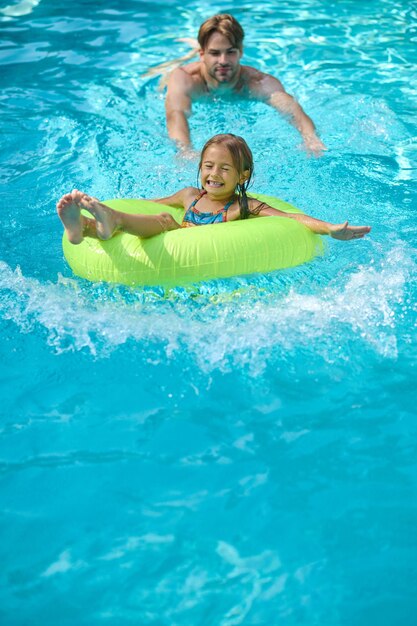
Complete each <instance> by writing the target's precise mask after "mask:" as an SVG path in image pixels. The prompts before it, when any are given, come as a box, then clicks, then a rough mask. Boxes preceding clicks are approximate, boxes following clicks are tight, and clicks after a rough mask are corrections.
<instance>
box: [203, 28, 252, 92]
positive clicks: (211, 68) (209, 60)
mask: <svg viewBox="0 0 417 626" xmlns="http://www.w3.org/2000/svg"><path fill="white" fill-rule="evenodd" d="M241 56H242V52H241V51H240V50H239V49H238V48H233V46H232V44H231V43H230V41H229V40H228V39H227V37H225V36H224V35H221V34H220V33H213V34H212V35H211V37H209V40H208V41H207V45H206V47H205V48H204V50H200V59H201V61H202V62H203V63H204V66H205V68H206V71H207V74H208V75H209V76H210V77H211V78H213V79H214V80H216V81H217V82H218V83H220V84H227V83H230V82H232V81H233V80H234V79H235V78H236V76H237V75H238V74H239V64H240V59H241Z"/></svg>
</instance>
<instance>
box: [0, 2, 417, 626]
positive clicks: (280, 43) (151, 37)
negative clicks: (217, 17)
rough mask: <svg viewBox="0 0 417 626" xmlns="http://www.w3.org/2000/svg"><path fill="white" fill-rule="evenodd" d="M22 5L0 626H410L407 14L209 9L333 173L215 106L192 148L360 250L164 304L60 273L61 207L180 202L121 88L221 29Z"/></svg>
mask: <svg viewBox="0 0 417 626" xmlns="http://www.w3.org/2000/svg"><path fill="white" fill-rule="evenodd" d="M4 6H5V0H4V2H3V5H2V7H0V11H1V9H2V8H4ZM26 6H28V5H26ZM30 8H31V9H32V10H31V12H27V13H25V14H23V15H20V16H14V17H13V16H11V15H10V13H11V12H13V11H12V10H8V11H6V13H9V14H8V15H5V14H4V13H0V16H1V30H2V33H3V37H2V44H1V50H0V59H1V63H2V76H3V85H2V87H3V90H2V95H1V100H0V106H1V115H0V129H1V157H2V158H1V169H0V173H1V180H2V183H3V191H2V195H1V200H0V201H1V212H0V226H1V230H2V240H1V246H0V270H1V271H0V295H1V299H0V330H1V338H2V351H1V360H0V372H1V378H0V380H1V407H2V409H1V437H0V446H1V448H0V450H1V452H0V459H1V461H0V462H1V469H2V474H1V491H0V493H1V525H0V532H1V537H2V541H1V555H0V556H1V563H2V567H1V571H0V619H1V622H2V624H5V625H7V626H10V625H13V626H14V625H23V624H31V626H38V625H39V626H41V625H42V626H45V625H48V626H49V625H54V626H55V625H56V624H59V625H68V626H73V625H75V624H76V625H77V626H83V625H86V626H91V625H93V624H112V625H113V624H114V625H117V626H118V625H124V624H141V625H142V624H144V625H145V624H146V625H155V626H159V625H164V626H165V625H166V626H173V625H189V624H190V625H191V624H192V625H193V626H196V625H205V624H207V625H210V626H212V625H216V626H217V625H222V626H232V625H235V624H244V625H245V626H246V625H255V624H261V625H268V626H269V625H275V624H285V625H286V626H292V625H295V624H303V625H306V626H311V625H320V626H336V625H349V626H350V625H352V624H355V626H362V625H363V626H365V625H366V626H369V625H373V624H375V625H376V624H378V626H385V625H386V626H391V625H393V624H401V625H402V626H414V624H415V623H416V617H415V615H416V609H417V606H416V604H417V602H416V598H415V589H416V585H417V576H416V562H417V538H416V530H415V529H416V524H417V504H416V483H417V461H416V459H417V454H416V452H417V451H416V434H417V433H416V431H417V426H416V391H415V388H416V384H415V380H416V365H417V358H416V356H417V355H416V344H417V342H416V338H417V331H416V308H415V301H416V293H417V286H416V272H415V269H416V246H415V233H416V228H415V215H414V213H415V210H416V202H415V197H416V187H417V185H416V180H417V174H416V171H417V170H416V167H417V156H416V149H417V129H416V123H415V119H416V106H415V102H416V100H415V97H416V93H417V84H416V82H417V79H416V75H417V74H416V62H417V53H416V37H417V33H416V30H417V29H416V17H417V9H416V5H415V3H409V2H405V1H402V2H400V1H399V0H385V1H378V2H376V1H375V0H373V1H370V2H369V3H366V4H363V3H361V2H358V1H354V0H342V1H340V2H338V3H331V2H322V1H319V0H304V1H301V0H300V1H299V0H284V1H283V2H281V1H280V2H278V1H276V0H269V1H266V2H264V3H262V6H261V7H258V6H255V5H252V4H250V3H248V4H243V5H242V4H241V3H238V2H237V1H236V0H232V2H231V3H229V4H228V5H227V9H228V10H229V11H231V12H233V14H234V15H235V16H236V17H237V19H238V20H239V21H240V22H241V23H242V25H243V26H244V28H245V29H246V33H247V35H246V46H245V57H244V59H245V61H246V63H248V64H253V65H255V66H257V67H259V68H260V69H264V70H266V71H270V72H273V73H274V74H276V75H277V76H278V77H279V78H280V79H281V80H282V81H283V83H284V85H285V86H286V87H287V89H288V91H290V92H292V93H294V94H295V95H296V96H297V98H298V99H299V100H300V102H301V104H302V105H303V107H304V108H305V110H306V111H307V112H308V113H309V114H310V115H311V117H312V118H313V119H314V121H315V122H316V125H317V127H318V129H319V131H320V133H321V136H322V138H323V140H324V141H325V143H326V144H327V145H328V147H329V151H328V153H327V154H326V155H325V156H324V157H323V158H322V159H309V158H307V156H306V155H305V154H304V153H303V151H302V150H300V149H299V148H298V144H299V138H298V136H297V133H296V132H295V131H294V130H293V129H291V128H289V127H288V125H287V124H286V123H285V121H283V120H281V119H279V117H278V116H277V115H274V112H273V111H271V110H269V109H268V108H267V107H264V106H262V105H261V104H256V103H248V102H233V101H221V102H220V101H213V102H211V103H208V104H207V105H204V106H203V105H196V106H195V109H194V115H193V117H192V118H191V120H190V122H191V128H192V136H193V141H194V144H195V145H196V146H197V147H201V145H202V144H203V142H204V141H205V139H206V138H207V136H209V135H212V134H214V133H216V132H222V131H231V132H235V133H237V134H241V135H243V136H244V137H245V138H246V140H247V141H248V143H249V145H250V146H251V148H252V150H253V152H254V157H255V166H256V177H255V183H254V187H253V189H254V190H256V191H258V192H264V193H270V194H273V195H276V196H280V197H283V198H284V199H285V200H287V201H289V202H292V203H293V204H295V205H297V206H299V207H300V208H303V209H305V210H307V211H308V212H310V213H312V214H313V215H315V216H317V217H322V218H324V219H330V220H332V221H335V222H336V221H342V220H344V219H346V218H347V217H349V219H350V220H351V222H352V223H359V224H361V223H365V224H367V223H369V224H372V226H373V231H372V234H371V237H370V238H369V239H367V240H363V241H359V242H354V243H353V242H352V243H350V244H342V243H339V242H335V241H330V242H328V245H327V252H326V255H325V256H324V257H323V258H319V259H316V260H314V261H313V262H312V263H309V264H307V265H304V266H302V267H299V268H296V269H294V270H288V271H284V272H277V273H275V274H272V275H266V276H253V277H247V278H236V279H234V280H227V281H213V282H210V283H206V284H202V285H199V286H196V287H195V288H194V287H193V288H189V289H188V288H187V289H185V288H184V289H174V290H170V291H168V292H164V291H163V290H160V289H148V290H144V291H141V290H129V289H126V288H122V287H119V286H108V285H102V284H96V285H92V284H88V283H86V282H84V281H82V280H81V279H76V278H75V277H74V276H72V274H71V272H70V271H69V269H68V267H67V266H66V264H65V262H64V260H63V256H62V250H61V234H62V229H61V226H60V223H59V221H58V219H57V218H56V214H55V208H54V207H55V202H56V200H57V198H58V197H59V196H60V195H62V193H64V192H66V191H68V190H69V189H71V188H72V187H74V186H76V187H78V188H80V189H83V190H86V191H89V192H90V193H92V194H95V195H98V196H99V197H101V198H109V197H129V196H130V197H135V196H148V195H150V194H151V195H156V196H158V195H163V194H166V193H169V192H171V191H172V190H173V189H177V188H178V187H180V186H185V185H188V184H194V181H195V176H196V171H195V170H196V164H195V163H194V162H191V161H186V162H182V161H181V160H177V159H176V158H175V155H174V150H173V148H172V146H171V145H170V143H169V141H168V139H167V136H166V130H165V127H164V124H163V123H162V120H163V111H164V107H163V94H161V93H160V92H159V91H158V88H157V79H155V78H153V79H145V78H143V77H142V74H143V73H144V72H145V71H146V70H147V69H148V68H149V67H150V66H151V65H156V64H157V63H158V62H160V61H161V60H163V59H165V58H167V57H173V56H178V55H180V54H182V53H184V52H186V51H187V48H186V46H185V44H180V43H177V42H175V41H174V39H175V37H176V36H179V35H183V36H188V37H191V36H195V33H196V30H197V28H198V26H199V24H200V23H201V22H202V21H203V20H204V19H205V18H206V17H208V16H209V15H210V14H213V13H215V12H216V11H220V10H224V9H225V8H226V7H224V6H223V5H221V4H215V5H211V6H210V8H209V11H208V10H207V6H206V4H204V3H202V2H201V1H200V0H199V1H193V2H187V1H186V2H183V3H182V4H181V9H179V8H178V6H177V4H176V3H174V2H172V1H171V0H170V1H165V2H164V3H147V2H135V1H133V0H132V1H131V2H127V1H123V0H122V1H120V2H118V3H116V4H115V5H113V4H110V3H108V4H105V5H104V6H103V4H101V3H93V2H91V1H90V0H83V1H82V2H78V3H70V2H69V1H67V2H64V1H63V2H60V3H48V2H46V0H41V2H39V3H36V2H33V6H32V7H29V9H28V10H30ZM15 12H16V11H15Z"/></svg>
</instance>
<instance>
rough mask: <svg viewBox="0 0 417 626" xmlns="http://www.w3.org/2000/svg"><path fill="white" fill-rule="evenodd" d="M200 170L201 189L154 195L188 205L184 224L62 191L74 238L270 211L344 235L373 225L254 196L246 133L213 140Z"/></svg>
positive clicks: (147, 231) (149, 232)
mask: <svg viewBox="0 0 417 626" xmlns="http://www.w3.org/2000/svg"><path fill="white" fill-rule="evenodd" d="M198 171H199V174H200V178H201V187H202V188H201V189H197V188H196V187H186V188H185V189H181V190H180V191H177V192H176V193H174V194H173V195H172V196H168V197H167V198H158V199H153V200H152V201H153V202H159V203H161V204H165V205H168V206H172V207H180V208H184V209H186V212H185V215H184V217H183V221H182V223H181V224H179V223H178V222H177V221H176V220H175V219H174V218H173V217H172V215H170V214H169V213H160V214H159V215H140V214H138V215H130V214H128V213H122V212H119V211H114V210H113V209H111V208H110V207H108V206H106V205H105V204H102V203H101V202H100V201H99V200H97V199H96V198H92V197H90V196H88V195H87V194H85V193H82V192H81V191H78V190H77V189H74V190H73V191H72V192H71V193H68V194H66V195H64V196H62V198H61V199H60V200H59V202H58V204H57V211H58V215H59V217H60V218H61V220H62V222H63V224H64V227H65V230H66V234H67V237H68V239H69V241H70V242H71V243H73V244H79V243H81V241H82V240H83V238H84V237H94V238H98V239H110V237H113V236H114V235H115V234H116V233H119V232H124V233H130V234H132V235H137V236H138V237H152V236H153V235H158V234H159V233H162V232H165V231H168V230H175V229H177V228H188V227H194V226H202V225H205V224H217V223H220V222H232V221H234V220H241V219H247V218H254V217H264V216H267V215H275V216H277V217H287V218H288V217H289V218H292V219H294V220H296V221H297V222H300V223H301V224H304V225H305V226H307V227H308V228H309V229H310V230H312V231H313V232H314V233H318V234H320V235H330V236H331V237H333V238H335V239H341V240H348V239H360V238H362V237H363V236H364V235H366V234H367V233H369V231H370V230H371V229H370V227H369V226H350V225H349V224H348V222H344V223H343V224H331V223H330V222H323V221H321V220H318V219H315V218H314V217H309V216H308V215H304V214H302V213H285V212H283V211H279V210H278V209H274V208H272V207H271V206H269V205H268V204H266V203H265V202H260V201H259V200H256V199H255V198H250V197H248V196H247V195H246V189H247V188H248V185H249V182H250V179H251V176H252V173H253V159H252V153H251V151H250V149H249V147H248V145H247V144H246V142H245V140H244V139H242V137H238V136H236V135H232V134H226V135H215V136H214V137H212V138H211V139H209V140H208V141H207V143H206V144H205V146H204V148H203V150H202V152H201V159H200V164H199V169H198ZM81 209H86V210H87V211H88V212H89V213H91V215H92V216H93V218H94V219H92V218H88V217H85V216H83V215H81Z"/></svg>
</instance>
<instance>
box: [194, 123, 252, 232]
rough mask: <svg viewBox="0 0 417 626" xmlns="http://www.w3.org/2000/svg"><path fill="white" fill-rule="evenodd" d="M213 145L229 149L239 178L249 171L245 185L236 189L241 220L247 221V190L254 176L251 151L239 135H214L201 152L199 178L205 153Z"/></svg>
mask: <svg viewBox="0 0 417 626" xmlns="http://www.w3.org/2000/svg"><path fill="white" fill-rule="evenodd" d="M213 145H221V146H224V147H225V148H227V150H228V151H229V153H230V156H231V158H232V161H233V165H234V167H235V169H236V171H237V172H238V175H239V177H240V176H242V175H243V174H244V173H245V172H248V171H249V176H248V178H247V179H246V180H245V181H244V182H243V183H240V182H239V183H238V184H237V187H236V192H237V195H238V202H239V207H240V219H242V220H244V219H247V218H248V217H249V215H250V211H249V203H248V197H247V195H246V190H247V188H248V187H249V183H250V180H251V178H252V174H253V156H252V152H251V149H250V148H249V146H248V144H247V143H246V141H245V140H244V139H243V137H239V136H238V135H232V134H231V133H227V134H222V135H214V137H212V138H211V139H209V140H208V141H207V142H206V143H205V144H204V147H203V149H202V151H201V158H200V163H199V166H198V175H199V176H200V171H201V166H202V164H203V159H204V153H205V152H206V150H207V148H209V147H210V146H213Z"/></svg>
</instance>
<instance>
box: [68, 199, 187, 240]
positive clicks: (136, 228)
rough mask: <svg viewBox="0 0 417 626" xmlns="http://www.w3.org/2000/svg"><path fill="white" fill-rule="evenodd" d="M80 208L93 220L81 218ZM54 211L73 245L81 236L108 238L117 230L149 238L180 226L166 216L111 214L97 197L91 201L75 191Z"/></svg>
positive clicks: (164, 214) (170, 216)
mask: <svg viewBox="0 0 417 626" xmlns="http://www.w3.org/2000/svg"><path fill="white" fill-rule="evenodd" d="M81 208H83V209H86V210H87V211H88V212H89V213H91V214H92V215H93V216H94V218H95V219H94V220H92V219H89V218H87V217H84V216H83V215H81V213H80V209H81ZM57 211H58V215H59V217H60V218H61V221H62V222H63V224H64V227H65V230H66V233H67V237H68V239H69V241H70V242H71V243H74V244H78V243H81V241H82V240H83V238H84V236H87V237H94V238H98V239H110V237H112V235H113V234H115V233H116V232H117V231H122V232H126V233H130V234H132V235H137V236H138V237H152V236H153V235H159V234H160V233H162V232H165V231H167V230H175V229H177V228H179V227H180V225H179V224H178V222H176V221H175V220H174V218H173V217H172V215H170V214H169V213H160V214H159V215H131V214H129V213H121V212H119V211H113V209H111V208H110V207H108V206H106V205H105V204H102V203H101V202H100V201H99V200H97V198H92V197H91V196H88V195H87V194H85V193H82V192H81V191H78V190H77V189H74V190H73V191H72V193H70V194H66V195H65V196H63V197H62V198H61V199H60V200H59V202H58V204H57Z"/></svg>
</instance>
